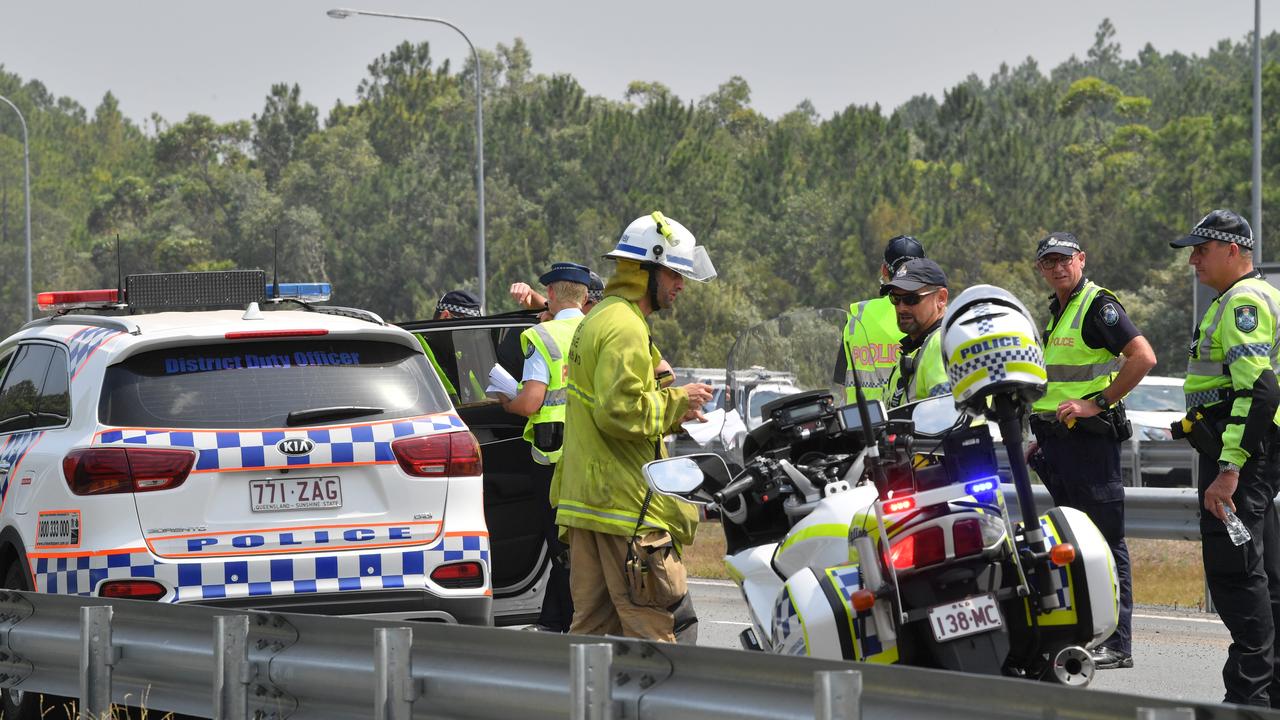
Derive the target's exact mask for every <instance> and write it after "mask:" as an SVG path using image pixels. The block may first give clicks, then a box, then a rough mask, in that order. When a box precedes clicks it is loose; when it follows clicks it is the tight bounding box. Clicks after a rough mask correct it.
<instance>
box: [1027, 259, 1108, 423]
mask: <svg viewBox="0 0 1280 720" xmlns="http://www.w3.org/2000/svg"><path fill="white" fill-rule="evenodd" d="M1101 292H1110V291H1109V290H1107V289H1106V288H1104V287H1100V286H1098V285H1097V284H1095V283H1093V282H1092V281H1089V282H1085V284H1084V286H1083V287H1081V288H1080V290H1079V291H1077V292H1076V293H1075V294H1074V295H1072V296H1071V298H1070V299H1069V300H1068V301H1067V306H1066V307H1065V308H1063V309H1062V312H1061V313H1059V314H1058V317H1057V318H1054V319H1050V320H1049V325H1048V327H1046V328H1045V333H1044V338H1045V339H1044V372H1045V377H1046V378H1047V379H1048V380H1049V386H1048V389H1047V390H1046V391H1045V394H1044V397H1042V398H1040V399H1039V400H1037V401H1035V403H1034V404H1033V405H1032V406H1031V409H1032V411H1033V412H1038V413H1039V412H1056V411H1057V410H1058V406H1059V405H1061V404H1062V403H1063V402H1064V401H1066V400H1079V399H1081V398H1085V397H1089V396H1091V395H1094V394H1096V393H1099V392H1102V391H1103V390H1105V389H1106V388H1107V386H1108V385H1110V384H1111V381H1112V380H1113V379H1114V378H1115V376H1116V371H1117V370H1118V369H1119V367H1120V363H1119V362H1118V361H1117V360H1116V356H1115V355H1112V354H1111V351H1110V350H1108V349H1106V348H1091V347H1089V346H1088V345H1086V344H1085V342H1084V335H1083V328H1084V318H1085V315H1086V314H1087V313H1088V312H1089V306H1090V305H1092V304H1093V301H1094V299H1095V298H1097V297H1098V293H1101ZM1112 399H1113V400H1115V399H1118V398H1112Z"/></svg>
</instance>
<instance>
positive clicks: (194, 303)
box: [0, 271, 492, 704]
mask: <svg viewBox="0 0 1280 720" xmlns="http://www.w3.org/2000/svg"><path fill="white" fill-rule="evenodd" d="M264 287H265V288H266V291H264ZM280 290H283V292H282V293H281V292H279V291H280ZM312 291H323V292H324V293H326V294H327V286H326V287H318V286H312V287H307V288H296V287H289V286H275V287H274V288H272V287H271V286H267V285H266V283H265V276H264V275H263V273H261V272H258V271H252V272H245V271H237V272H232V273H179V274H170V275H147V276H130V277H129V278H127V282H126V283H125V287H124V288H123V289H122V290H121V291H116V290H105V291H103V290H99V291H89V292H69V293H42V294H41V295H40V298H39V301H40V305H41V308H42V309H47V310H53V311H56V312H58V313H59V314H58V315H55V316H53V317H50V318H45V319H41V320H36V321H33V322H31V323H28V324H27V325H26V326H24V327H23V328H22V329H21V330H20V331H18V332H17V333H15V334H14V335H12V336H10V337H9V338H7V339H5V340H4V341H3V342H2V343H0V373H2V377H3V379H2V380H0V473H2V474H0V577H2V578H3V581H4V584H5V586H6V587H8V588H15V589H26V590H37V591H40V592H48V593H64V594H73V595H94V596H101V597H112V598H138V599H148V600H157V601H161V602H175V603H185V602H191V603H201V604H212V605H221V606H226V607H254V608H270V609H276V610H282V611H291V612H317V613H326V614H342V615H364V616H373V617H382V618H394V619H423V620H440V621H446V622H460V623H468V624H490V623H491V622H492V607H491V605H492V592H491V577H490V570H489V566H490V562H489V539H488V532H487V529H486V526H485V517H484V514H483V507H482V496H481V494H482V485H481V482H482V481H481V461H480V454H479V448H478V445H477V443H476V441H475V438H474V437H473V436H472V434H471V433H470V432H469V431H468V429H467V427H466V426H465V425H464V423H463V422H462V420H461V419H460V418H459V417H458V415H457V414H456V412H455V411H454V409H453V406H452V405H451V404H450V401H449V399H448V397H447V396H446V394H445V392H444V390H443V388H442V386H441V384H440V382H439V380H438V379H437V378H436V375H435V374H434V372H433V371H432V369H431V367H430V365H429V364H428V362H427V360H426V359H425V357H424V356H423V354H422V350H421V347H420V346H419V344H418V342H417V340H416V339H415V338H414V337H413V336H412V335H410V334H409V333H408V332H405V331H404V330H401V329H399V328H396V327H393V326H388V325H386V324H384V323H383V322H382V321H381V320H380V319H378V318H377V316H375V315H373V314H372V313H367V312H364V311H349V310H345V309H341V308H330V307H325V306H314V305H311V304H309V303H307V302H305V301H304V302H297V303H296V304H295V305H294V306H295V307H296V308H297V309H280V310H271V311H266V312H263V311H260V310H259V305H260V304H262V305H265V304H266V301H267V300H268V297H269V296H271V295H279V294H283V295H289V294H290V293H296V292H301V293H304V294H305V293H307V292H312ZM121 292H123V293H124V299H125V300H126V301H127V302H124V301H121V295H120V293H121ZM296 299H302V300H305V298H296ZM313 299H314V298H313ZM104 306H114V307H116V309H117V310H120V311H123V312H122V313H117V314H115V315H92V314H69V312H70V311H73V310H76V309H79V308H84V307H97V308H102V307H104ZM210 306H222V307H228V306H231V307H238V309H234V310H208V311H188V310H183V309H184V308H191V307H210ZM153 310H162V311H159V312H153ZM174 310H181V311H174ZM137 312H142V313H143V314H128V313H137ZM343 315H346V316H343ZM6 695H7V694H6ZM6 700H8V698H7V697H6ZM6 704H8V703H6Z"/></svg>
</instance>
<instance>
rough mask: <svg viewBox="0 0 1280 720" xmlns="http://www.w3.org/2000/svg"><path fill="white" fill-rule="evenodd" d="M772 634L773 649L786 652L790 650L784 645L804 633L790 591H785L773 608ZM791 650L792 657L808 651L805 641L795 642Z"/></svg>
mask: <svg viewBox="0 0 1280 720" xmlns="http://www.w3.org/2000/svg"><path fill="white" fill-rule="evenodd" d="M770 632H771V634H772V636H773V647H774V648H775V649H778V650H784V651H785V650H787V649H788V648H786V647H784V643H786V642H787V640H788V639H789V638H791V636H792V635H797V636H801V635H803V633H804V628H803V627H802V626H801V624H800V614H799V613H797V612H796V604H795V601H794V600H792V598H791V592H790V591H789V590H784V591H783V592H782V595H781V596H779V598H778V602H777V603H775V604H774V606H773V628H772V629H771V630H770ZM789 649H790V654H792V655H804V654H805V653H806V652H807V650H808V648H806V647H805V643H804V642H803V641H796V642H794V643H793V644H792V645H791V647H790V648H789Z"/></svg>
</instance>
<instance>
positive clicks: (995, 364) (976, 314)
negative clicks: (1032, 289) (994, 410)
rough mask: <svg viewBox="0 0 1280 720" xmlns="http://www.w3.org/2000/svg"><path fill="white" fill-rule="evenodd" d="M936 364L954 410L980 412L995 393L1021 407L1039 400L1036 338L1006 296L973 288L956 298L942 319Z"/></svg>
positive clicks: (1027, 318)
mask: <svg viewBox="0 0 1280 720" xmlns="http://www.w3.org/2000/svg"><path fill="white" fill-rule="evenodd" d="M942 358H943V361H944V362H945V363H946V366H947V377H948V379H950V380H951V394H952V395H953V396H954V397H955V402H956V407H958V408H966V407H967V408H969V409H972V410H975V411H979V412H981V411H982V410H985V408H986V398H987V397H988V396H991V395H994V394H997V393H1013V394H1015V395H1017V396H1019V397H1020V398H1021V399H1022V400H1023V401H1025V402H1033V401H1034V400H1036V399H1038V398H1040V397H1041V396H1043V395H1044V391H1045V386H1046V383H1047V380H1046V379H1045V372H1044V352H1043V350H1042V349H1041V347H1040V334H1039V333H1038V332H1037V331H1036V325H1035V323H1034V322H1033V321H1032V319H1031V313H1028V312H1027V308H1026V307H1025V306H1023V304H1022V302H1021V301H1019V300H1018V298H1016V297H1014V296H1013V294H1012V293H1010V292H1009V291H1008V290H1004V289H1002V288H998V287H995V286H994V285H975V286H974V287H971V288H969V289H968V290H965V291H964V292H962V293H960V295H959V297H957V298H956V299H955V300H954V301H953V302H952V303H951V305H950V307H948V308H947V314H946V315H945V316H944V317H943V319H942Z"/></svg>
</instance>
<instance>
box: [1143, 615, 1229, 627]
mask: <svg viewBox="0 0 1280 720" xmlns="http://www.w3.org/2000/svg"><path fill="white" fill-rule="evenodd" d="M1133 616H1134V617H1136V618H1142V619H1143V620H1175V621H1181V622H1193V623H1210V624H1212V625H1220V624H1222V621H1221V620H1219V619H1218V617H1217V616H1216V615H1215V616H1214V617H1211V618H1193V617H1185V616H1182V615H1146V614H1142V613H1134V614H1133Z"/></svg>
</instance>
